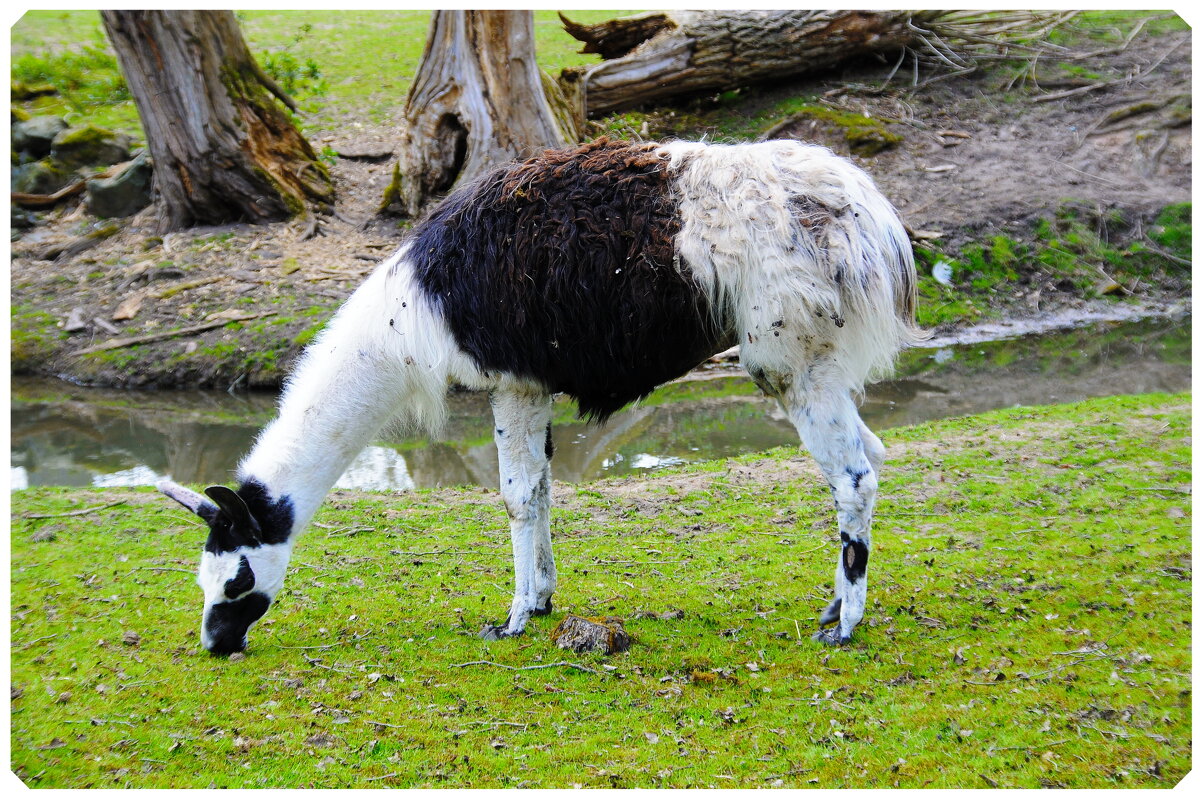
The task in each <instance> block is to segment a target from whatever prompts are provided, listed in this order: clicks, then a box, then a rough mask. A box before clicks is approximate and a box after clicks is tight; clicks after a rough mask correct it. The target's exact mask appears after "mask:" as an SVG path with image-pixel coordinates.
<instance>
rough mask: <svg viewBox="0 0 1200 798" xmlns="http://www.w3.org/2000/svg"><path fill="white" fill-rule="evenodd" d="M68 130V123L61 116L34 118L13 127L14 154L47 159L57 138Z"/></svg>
mask: <svg viewBox="0 0 1200 798" xmlns="http://www.w3.org/2000/svg"><path fill="white" fill-rule="evenodd" d="M66 129H67V121H66V120H65V119H63V118H62V117H61V116H33V117H30V118H29V119H27V120H25V121H24V122H17V123H16V124H14V125H13V126H12V149H13V152H19V153H24V154H26V155H28V156H29V157H30V158H45V157H46V156H47V155H49V154H50V147H51V145H52V144H53V143H54V139H55V137H57V136H58V135H59V134H60V133H62V132H63V131H64V130H66Z"/></svg>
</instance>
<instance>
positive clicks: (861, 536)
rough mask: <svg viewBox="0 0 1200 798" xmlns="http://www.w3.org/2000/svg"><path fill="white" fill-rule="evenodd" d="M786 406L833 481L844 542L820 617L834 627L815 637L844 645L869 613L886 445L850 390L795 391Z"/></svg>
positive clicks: (831, 485)
mask: <svg viewBox="0 0 1200 798" xmlns="http://www.w3.org/2000/svg"><path fill="white" fill-rule="evenodd" d="M786 405H787V408H788V413H789V415H790V416H791V419H792V422H793V423H794V424H795V425H796V429H797V430H798V431H799V433H800V437H801V439H802V440H803V441H804V445H805V446H807V447H808V450H809V451H810V452H811V453H812V456H813V458H814V459H815V460H816V461H817V465H818V466H820V468H821V471H822V473H823V474H824V475H825V479H826V481H827V482H828V483H829V490H830V492H831V493H832V494H833V505H834V508H835V510H836V511H837V520H838V532H839V535H840V537H841V542H842V547H841V553H840V554H839V556H838V563H837V572H836V574H835V578H834V586H835V587H834V599H833V602H832V603H831V604H830V605H829V606H828V607H826V608H825V611H824V612H823V613H822V614H821V619H820V624H821V625H822V626H827V625H828V626H831V627H832V628H830V629H828V630H822V631H819V632H818V633H817V635H816V636H815V638H814V639H817V640H820V641H822V642H825V643H833V644H840V643H845V642H847V641H848V640H849V639H850V636H851V634H852V633H853V631H854V627H855V626H856V625H857V624H858V622H859V621H860V620H862V617H863V613H864V612H865V611H866V604H867V559H868V557H869V555H870V551H871V514H872V512H873V511H874V508H875V492H876V487H877V479H876V468H877V465H878V464H880V463H882V458H883V445H882V444H881V443H879V439H878V438H876V437H875V436H874V435H873V434H871V433H870V431H869V430H868V431H867V435H864V434H863V430H865V429H866V428H865V426H864V425H863V424H862V421H861V420H860V419H859V417H858V410H857V408H855V406H854V402H853V400H852V399H851V398H850V396H849V394H848V393H846V392H830V391H819V392H818V391H814V392H809V393H791V394H789V396H788V397H787V400H786ZM868 435H869V437H868Z"/></svg>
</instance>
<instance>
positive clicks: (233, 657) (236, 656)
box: [229, 651, 246, 662]
mask: <svg viewBox="0 0 1200 798" xmlns="http://www.w3.org/2000/svg"><path fill="white" fill-rule="evenodd" d="M245 658H246V655H245V654H244V653H243V652H241V651H235V652H233V653H232V654H230V655H229V661H230V662H241V661H242V660H244V659H245Z"/></svg>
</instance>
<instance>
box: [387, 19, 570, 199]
mask: <svg viewBox="0 0 1200 798" xmlns="http://www.w3.org/2000/svg"><path fill="white" fill-rule="evenodd" d="M549 83H550V85H551V87H552V93H551V97H550V98H548V97H547V93H546V90H545V88H544V87H543V77H542V73H541V71H540V70H539V68H538V65H537V61H536V60H535V58H534V39H533V14H532V12H529V11H435V12H434V13H433V19H432V21H431V23H430V31H429V38H428V39H427V40H426V43H425V52H424V54H423V55H422V56H421V64H420V66H419V67H418V69H417V76H416V78H415V79H414V80H413V83H412V87H411V88H410V89H409V93H408V101H407V104H406V106H405V109H404V131H403V134H402V136H401V141H400V146H399V151H400V158H399V160H398V163H397V167H396V172H395V174H394V175H393V180H392V184H391V185H390V186H389V187H388V190H387V192H386V193H385V195H384V200H383V208H384V209H387V210H394V211H398V212H400V213H402V214H406V215H409V216H416V215H417V214H418V213H419V212H420V211H421V209H422V208H423V207H424V206H425V205H426V204H427V203H428V202H430V201H431V200H432V199H434V198H436V197H438V196H439V195H441V194H444V193H445V192H447V191H449V190H451V189H452V188H453V187H455V186H457V185H461V184H463V183H465V182H467V181H469V180H470V179H471V178H473V177H474V176H476V175H477V174H480V173H481V172H483V171H486V170H487V169H489V168H490V167H492V166H495V165H496V164H500V163H504V162H506V161H510V160H512V159H514V158H523V157H529V156H531V155H534V154H536V153H537V152H540V151H541V150H543V149H546V148H548V147H561V146H563V145H564V144H566V143H567V141H568V140H574V139H575V138H576V137H575V135H574V134H573V132H570V131H569V132H567V133H564V130H563V127H564V125H567V124H569V118H568V117H566V116H564V115H562V114H561V112H560V113H559V114H558V116H557V117H556V112H555V106H559V107H561V106H562V105H564V104H565V103H564V101H562V100H561V92H557V88H556V84H554V82H553V81H552V80H551V81H549ZM556 92H557V96H556ZM552 99H553V100H555V101H556V102H555V103H554V105H552V102H551V100H552Z"/></svg>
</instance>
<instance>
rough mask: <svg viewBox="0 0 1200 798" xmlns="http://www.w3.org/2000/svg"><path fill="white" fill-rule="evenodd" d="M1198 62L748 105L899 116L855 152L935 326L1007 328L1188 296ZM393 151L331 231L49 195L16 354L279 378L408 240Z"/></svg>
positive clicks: (835, 80)
mask: <svg viewBox="0 0 1200 798" xmlns="http://www.w3.org/2000/svg"><path fill="white" fill-rule="evenodd" d="M1190 59H1191V34H1190V32H1173V33H1167V34H1163V35H1158V36H1154V37H1148V36H1143V37H1139V38H1137V39H1135V40H1134V41H1133V42H1132V43H1131V44H1130V46H1128V47H1127V48H1125V49H1123V50H1120V51H1112V49H1111V48H1110V51H1109V52H1107V53H1102V54H1100V55H1097V56H1096V57H1094V58H1092V59H1090V60H1084V61H1080V62H1077V63H1076V64H1074V65H1073V66H1077V67H1079V68H1083V67H1086V68H1087V69H1089V70H1092V72H1093V73H1095V74H1102V75H1125V76H1127V78H1126V79H1124V80H1119V81H1112V82H1111V83H1109V84H1108V85H1106V86H1105V87H1104V88H1103V89H1102V90H1097V91H1088V92H1083V93H1079V94H1072V95H1068V96H1064V97H1063V98H1061V99H1059V100H1056V101H1054V102H1043V101H1040V98H1042V97H1044V96H1045V94H1046V90H1045V89H1040V91H1039V90H1035V88H1034V87H1033V86H1017V87H1014V86H1012V85H1010V84H1011V82H1012V75H1011V71H1005V70H1004V69H1001V68H999V67H996V68H987V69H980V70H977V71H976V72H974V73H971V74H967V75H959V76H957V77H950V78H947V79H943V80H939V81H938V82H936V83H932V84H930V85H928V86H927V87H923V88H918V89H912V88H911V87H906V86H899V85H889V86H886V87H880V85H879V84H880V83H881V78H880V75H879V74H878V71H877V70H876V71H875V72H870V73H863V72H862V70H861V69H860V70H859V71H857V72H854V71H847V72H845V73H839V74H836V75H830V76H826V77H824V78H821V79H817V80H813V81H807V82H802V83H795V84H788V85H785V86H779V87H774V88H770V89H765V90H758V91H757V93H756V94H755V95H754V97H753V98H752V99H751V100H748V101H746V103H745V104H744V106H743V107H744V111H745V112H746V114H752V113H754V112H756V106H755V103H758V104H759V105H762V106H771V105H772V104H775V105H778V103H779V101H780V98H781V97H787V96H801V95H805V96H817V97H826V96H828V97H832V99H831V100H830V102H836V103H837V104H838V106H839V107H842V108H844V109H846V110H847V111H852V112H856V113H860V114H863V115H867V116H871V117H875V118H883V119H887V120H888V124H889V126H890V127H891V128H892V129H894V130H895V131H897V132H899V133H901V134H902V141H901V143H900V144H899V145H898V146H897V147H895V148H893V149H890V150H885V151H884V152H882V153H880V154H878V155H876V156H874V157H871V158H866V159H859V158H857V157H856V158H855V159H856V160H857V161H858V162H859V163H860V164H861V165H862V166H863V167H864V168H865V169H867V171H869V172H870V173H871V174H872V175H874V176H875V178H876V180H877V181H878V182H879V183H880V185H881V187H882V188H883V189H884V191H885V193H886V194H887V195H888V196H889V197H891V198H892V200H893V201H894V202H895V204H896V205H897V207H898V208H899V210H900V212H901V214H902V216H903V217H904V218H905V221H906V222H907V223H908V224H909V226H910V227H911V228H912V229H913V230H914V234H915V237H916V244H917V248H918V250H919V259H920V266H919V271H920V272H921V276H922V280H921V293H922V306H923V308H924V310H923V311H922V313H923V316H922V319H923V321H924V323H925V324H926V326H927V327H929V328H931V329H932V331H933V332H934V333H935V334H936V335H937V336H938V337H939V339H940V338H942V337H944V336H953V335H954V334H955V332H956V331H958V330H961V329H964V328H966V327H969V326H972V325H977V324H979V323H987V324H993V325H996V324H998V325H1000V327H999V330H1000V334H1003V330H1004V329H1005V324H1006V323H1008V322H1012V323H1014V324H1022V323H1025V321H1024V320H1027V319H1039V318H1045V317H1054V316H1062V317H1064V318H1065V317H1069V316H1070V315H1071V314H1076V315H1079V316H1084V315H1087V314H1101V315H1103V314H1104V313H1109V312H1112V313H1120V312H1124V309H1126V308H1131V309H1133V310H1130V311H1129V312H1130V313H1132V314H1137V313H1143V312H1146V311H1145V309H1146V308H1154V307H1168V306H1173V305H1176V304H1179V303H1180V302H1184V303H1186V302H1187V301H1188V299H1187V298H1188V297H1189V296H1190V292H1191V277H1190V263H1189V262H1186V260H1185V258H1183V257H1180V256H1178V255H1173V254H1171V253H1170V252H1166V254H1165V255H1163V256H1161V257H1159V256H1157V255H1155V254H1154V250H1161V249H1162V248H1163V247H1164V246H1166V245H1165V244H1163V243H1162V240H1163V239H1162V237H1161V236H1160V237H1159V238H1155V237H1154V236H1155V235H1157V233H1155V231H1156V230H1158V229H1159V228H1161V224H1159V222H1160V221H1161V218H1162V217H1161V212H1162V210H1163V209H1164V208H1171V207H1176V206H1178V207H1180V208H1182V206H1181V205H1180V204H1182V203H1188V202H1190V194H1191V124H1190V92H1191V83H1190V81H1191V68H1190ZM864 80H872V81H874V82H875V86H874V87H871V86H866V85H865V84H864V83H862V82H861V81H864ZM832 92H836V94H831V93H832ZM1185 100H1186V102H1185ZM1139 103H1140V104H1142V110H1141V111H1137V112H1136V113H1135V112H1134V111H1131V110H1130V109H1135V110H1136V107H1137V106H1138V104H1139ZM672 113H673V112H672ZM1121 114H1125V116H1121ZM684 116H685V115H680V116H679V117H677V119H681V118H684ZM664 117H665V114H664ZM1113 119H1117V120H1118V121H1116V122H1110V121H1107V120H1113ZM689 124H690V127H678V126H675V127H671V126H663V127H661V129H657V130H656V129H654V127H655V126H651V129H650V135H659V137H666V136H683V137H690V138H694V137H698V136H701V135H711V131H710V130H709V129H708V128H707V127H705V125H704V124H703V123H701V122H695V121H693V122H691V123H689ZM775 127H776V128H777V129H776V131H775V133H774V134H773V135H789V136H795V137H799V138H805V139H809V140H815V141H817V142H820V143H824V144H827V145H828V146H830V147H832V148H833V149H835V150H837V151H839V152H841V153H842V154H845V155H849V154H850V153H849V152H848V149H847V147H846V146H845V141H844V139H843V138H839V131H837V130H836V129H833V128H829V127H828V126H821V125H814V124H810V123H809V122H802V121H797V122H796V123H795V124H794V125H793V126H792V127H790V128H789V127H787V126H786V125H785V126H783V127H778V126H775ZM764 129H765V127H764ZM660 134H661V135H660ZM630 135H635V133H634V132H631V133H630ZM310 138H311V139H312V140H313V141H314V143H316V144H319V145H321V146H328V147H329V148H330V149H332V150H339V151H344V152H351V151H354V150H359V151H363V150H366V149H370V148H372V147H375V148H378V146H379V145H381V144H382V145H385V146H383V149H385V150H386V149H387V148H386V144H387V143H389V142H393V141H395V138H396V136H395V131H393V130H390V129H387V128H383V127H373V128H372V127H361V128H356V127H352V126H346V127H345V128H342V129H339V130H334V131H329V132H328V133H320V132H318V133H316V134H313V135H311V136H310ZM391 168H392V164H391V162H390V161H387V160H384V161H371V160H364V159H354V158H347V157H343V158H338V159H336V160H335V161H334V162H333V163H332V164H331V172H332V174H333V177H334V181H335V184H336V188H337V192H338V200H337V208H336V214H334V215H332V216H323V217H321V218H320V219H319V224H318V225H317V226H316V227H315V228H314V227H312V226H311V225H309V224H308V223H307V222H305V221H296V222H292V223H286V224H274V225H264V226H258V227H254V226H250V225H227V226H222V227H218V228H198V229H193V230H187V231H182V232H178V233H172V234H170V235H167V236H162V237H160V236H157V235H155V233H154V229H153V219H152V217H151V214H152V209H147V210H146V211H143V212H142V213H140V214H138V215H137V216H134V217H131V218H129V219H126V220H124V221H123V222H121V223H120V225H119V228H118V229H117V231H116V232H115V234H112V235H106V236H104V237H99V238H95V239H89V238H88V236H89V235H90V234H92V233H94V232H96V231H97V230H98V229H105V224H106V223H102V222H100V221H99V220H96V219H94V218H92V217H89V216H88V215H87V214H86V213H85V212H84V210H83V208H82V206H79V207H76V208H74V209H71V208H64V209H62V210H61V211H59V212H57V213H56V214H51V215H50V216H49V217H47V218H45V219H43V223H42V224H40V225H39V226H38V227H36V228H34V229H32V230H30V231H27V232H25V233H24V234H23V235H21V237H19V238H18V239H16V240H14V241H13V244H12V256H13V257H12V268H11V274H12V282H11V285H12V295H11V299H12V333H13V335H12V347H11V351H12V366H13V370H14V373H18V374H36V375H44V376H56V377H62V378H65V379H68V380H71V381H74V382H77V383H81V384H90V385H105V386H120V387H156V388H175V387H188V388H218V389H229V388H276V387H278V386H279V385H280V384H281V383H282V380H283V378H284V376H285V375H286V374H287V373H288V370H289V367H290V365H291V363H292V362H293V361H294V359H295V358H296V356H297V355H298V354H299V353H300V352H301V351H302V350H303V347H304V346H305V344H307V343H308V341H310V340H311V339H312V337H313V336H314V335H315V333H316V332H317V330H318V329H319V328H320V326H321V325H322V324H323V323H324V322H325V320H326V319H328V317H329V316H330V315H332V313H333V312H334V310H335V309H336V308H337V306H338V305H339V304H340V303H341V301H342V300H343V299H344V298H345V297H346V296H348V295H349V293H350V292H351V291H352V290H353V289H354V287H355V286H356V285H357V284H358V283H359V282H360V281H361V280H362V278H363V277H364V276H365V275H366V274H367V273H368V272H369V271H370V270H371V269H373V268H374V267H375V265H376V264H378V263H379V262H381V261H382V260H383V259H384V258H386V257H387V255H388V254H390V253H391V252H392V251H393V250H394V249H395V248H396V247H397V245H398V244H399V242H400V240H401V239H402V237H403V235H404V229H403V227H402V225H400V224H399V223H397V221H396V220H394V219H390V218H386V217H378V216H376V215H375V207H376V205H377V204H378V200H379V197H380V195H381V192H382V191H383V188H384V186H385V185H386V184H387V181H388V179H389V176H390V171H391ZM1173 218H1175V219H1176V220H1177V222H1178V224H1177V225H1176V226H1174V227H1172V228H1171V230H1170V231H1168V232H1169V233H1171V234H1172V235H1175V236H1176V237H1177V238H1182V237H1183V236H1186V237H1187V240H1188V241H1189V242H1190V205H1189V206H1187V207H1186V209H1183V210H1178V211H1177V212H1176V213H1175V215H1174V217H1173ZM1184 221H1186V228H1185V224H1184ZM106 232H107V230H106ZM85 240H86V243H87V244H88V246H87V247H86V248H84V249H82V250H78V247H77V246H76V248H75V250H72V249H70V246H71V245H72V244H76V245H78V244H79V242H81V241H85ZM1080 241H1082V242H1083V243H1082V244H1081V243H1079V242H1080ZM1179 246H1181V247H1183V249H1181V250H1180V251H1184V250H1187V257H1190V248H1188V247H1187V246H1186V245H1179ZM64 247H67V248H68V249H67V251H68V252H71V251H75V254H74V255H64V254H61V253H62V252H63V250H64ZM939 260H947V261H950V262H953V263H954V266H955V268H954V269H953V272H952V277H951V278H950V280H949V282H947V283H945V284H943V283H940V282H938V281H936V280H935V279H934V278H933V277H932V266H933V265H934V264H935V263H936V262H938V261H939ZM1116 309H1121V310H1116ZM947 340H953V338H949V339H947ZM98 347H109V348H98Z"/></svg>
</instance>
